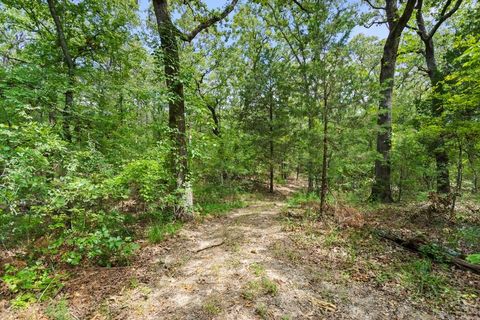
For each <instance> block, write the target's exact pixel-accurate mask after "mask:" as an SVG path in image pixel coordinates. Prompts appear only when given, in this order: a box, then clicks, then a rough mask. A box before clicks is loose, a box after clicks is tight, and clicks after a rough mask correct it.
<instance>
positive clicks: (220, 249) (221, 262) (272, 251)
mask: <svg viewBox="0 0 480 320" xmlns="http://www.w3.org/2000/svg"><path fill="white" fill-rule="evenodd" d="M295 188H296V187H295V186H286V187H283V188H281V189H280V190H279V194H277V195H276V196H258V197H257V199H250V201H249V203H248V205H247V206H246V207H244V208H240V209H236V210H233V211H232V212H229V213H228V214H225V215H222V216H218V217H210V218H205V219H207V220H208V221H196V222H194V223H190V224H187V225H185V227H184V228H183V229H182V230H181V231H180V232H179V233H177V234H176V235H175V236H172V237H171V238H169V239H167V240H165V241H164V242H162V243H161V244H158V245H152V244H147V243H144V245H142V249H141V250H140V251H139V253H138V256H137V257H136V259H135V261H134V262H133V264H132V265H130V266H128V267H119V268H92V269H82V268H79V269H78V271H76V273H75V275H74V276H73V277H71V280H69V281H68V282H67V283H66V286H65V287H64V289H63V290H62V292H61V294H59V295H58V296H57V297H56V298H55V301H54V302H50V303H48V304H45V303H44V304H36V305H32V306H31V307H30V308H28V309H24V310H13V309H10V308H9V309H6V308H5V309H4V310H3V311H2V309H1V305H0V318H1V319H4V320H7V319H49V318H57V319H285V320H286V319H457V318H458V319H480V304H479V289H478V288H480V279H479V277H478V276H476V275H473V274H471V273H469V272H465V271H462V270H456V269H453V268H447V269H448V270H447V269H445V268H443V269H442V268H439V271H438V272H440V274H438V275H437V276H435V277H436V278H435V277H434V278H431V277H433V276H431V275H430V273H428V274H427V275H425V277H426V278H424V279H423V278H422V279H416V280H411V279H410V280H411V283H410V282H408V279H409V278H408V270H410V269H408V268H409V266H410V267H412V268H414V270H413V272H414V273H412V274H416V273H417V272H422V270H421V268H420V271H419V270H416V269H415V268H416V264H415V263H417V261H423V260H419V258H418V257H417V256H416V255H415V254H413V253H409V252H407V251H404V250H403V249H401V248H398V247H395V245H393V244H390V243H386V242H385V241H382V240H380V239H377V238H375V237H372V235H369V234H367V233H366V232H365V230H364V228H361V229H354V228H353V229H352V228H350V229H348V230H347V229H341V228H338V227H336V226H333V222H332V223H330V222H318V221H312V219H307V218H305V217H302V218H292V217H291V215H290V214H289V210H290V209H289V205H288V204H287V202H286V200H285V199H286V197H285V195H287V194H290V193H292V192H293V191H294V189H295ZM420 265H421V263H420ZM392 266H397V267H398V266H401V267H399V268H397V269H393V267H392ZM430 267H431V266H430V265H428V264H427V268H430ZM433 268H437V267H436V266H434V267H433ZM429 275H430V278H429ZM420 276H421V277H422V275H420ZM444 276H445V277H448V278H451V279H456V280H453V281H456V282H455V284H454V285H453V286H452V285H451V283H450V282H449V281H450V280H448V281H447V280H445V279H444V278H442V277H444ZM401 279H406V280H405V282H402V281H401ZM415 281H416V282H415ZM418 282H421V284H420V286H419V287H418ZM412 283H413V284H412ZM430 287H431V288H430ZM430 289H432V290H433V293H432V292H431V290H430ZM435 290H437V291H438V290H440V291H441V293H440V294H438V295H436V296H435V297H432V296H431V295H432V294H435V292H436V291H435ZM49 308H50V309H49ZM46 314H49V317H47V316H46ZM55 314H56V315H57V316H56V317H55ZM52 315H54V316H52ZM63 315H64V316H65V317H62V316H63Z"/></svg>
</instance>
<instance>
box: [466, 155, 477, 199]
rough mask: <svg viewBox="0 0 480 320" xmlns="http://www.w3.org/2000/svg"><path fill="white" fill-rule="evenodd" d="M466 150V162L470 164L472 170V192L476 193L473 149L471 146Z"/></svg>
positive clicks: (475, 169)
mask: <svg viewBox="0 0 480 320" xmlns="http://www.w3.org/2000/svg"><path fill="white" fill-rule="evenodd" d="M466 151H467V158H468V163H469V164H470V169H471V170H472V174H473V179H472V185H473V186H472V193H477V192H478V171H477V168H476V167H475V156H474V150H471V148H467V150H466Z"/></svg>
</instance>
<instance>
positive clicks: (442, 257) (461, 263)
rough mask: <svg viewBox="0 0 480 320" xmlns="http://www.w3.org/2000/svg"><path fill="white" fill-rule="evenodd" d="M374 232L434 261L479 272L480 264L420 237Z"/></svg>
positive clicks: (380, 231) (381, 231)
mask: <svg viewBox="0 0 480 320" xmlns="http://www.w3.org/2000/svg"><path fill="white" fill-rule="evenodd" d="M374 233H375V234H376V235H377V236H379V237H381V238H383V239H387V240H389V241H392V242H394V243H395V244H397V245H400V246H402V247H403V248H405V249H408V250H410V251H412V252H415V253H419V254H421V255H422V256H426V257H428V258H430V259H432V260H433V261H436V262H445V263H449V264H451V265H454V266H456V267H458V268H460V269H463V270H470V271H472V272H474V273H476V274H480V265H476V264H472V263H470V262H468V261H465V260H464V259H462V257H463V255H461V254H459V253H457V252H454V251H452V250H448V249H446V248H442V247H441V246H439V245H436V244H432V243H428V242H427V241H426V240H424V239H422V238H412V239H402V238H400V237H399V236H397V235H394V234H392V233H389V232H386V231H384V230H374ZM428 248H435V250H434V251H435V252H433V251H432V250H428Z"/></svg>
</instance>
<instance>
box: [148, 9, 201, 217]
mask: <svg viewBox="0 0 480 320" xmlns="http://www.w3.org/2000/svg"><path fill="white" fill-rule="evenodd" d="M153 9H154V11H155V16H156V19H157V27H158V33H159V35H160V40H161V48H162V53H163V64H164V72H165V81H166V85H167V88H168V91H169V93H170V94H171V97H170V100H169V104H168V126H169V127H170V129H171V131H172V132H171V134H172V137H171V138H172V142H173V144H174V145H173V148H172V153H171V154H170V162H171V166H172V171H173V174H174V176H175V180H176V186H175V187H176V190H177V191H179V192H180V193H181V195H180V196H181V198H182V200H181V201H180V203H179V205H177V207H176V208H175V215H176V216H177V217H178V218H181V219H189V218H191V217H192V207H193V196H192V190H191V186H190V182H189V181H188V158H187V157H188V154H187V140H186V124H185V97H184V93H183V83H182V82H181V80H180V57H179V53H178V43H177V38H176V28H175V26H174V25H173V23H172V20H171V18H170V12H169V11H168V3H167V0H153Z"/></svg>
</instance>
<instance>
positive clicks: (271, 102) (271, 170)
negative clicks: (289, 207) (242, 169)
mask: <svg viewBox="0 0 480 320" xmlns="http://www.w3.org/2000/svg"><path fill="white" fill-rule="evenodd" d="M268 117H269V129H270V141H269V147H270V186H269V192H270V193H273V178H274V169H273V160H274V158H273V94H272V95H271V96H270V103H269V106H268Z"/></svg>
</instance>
